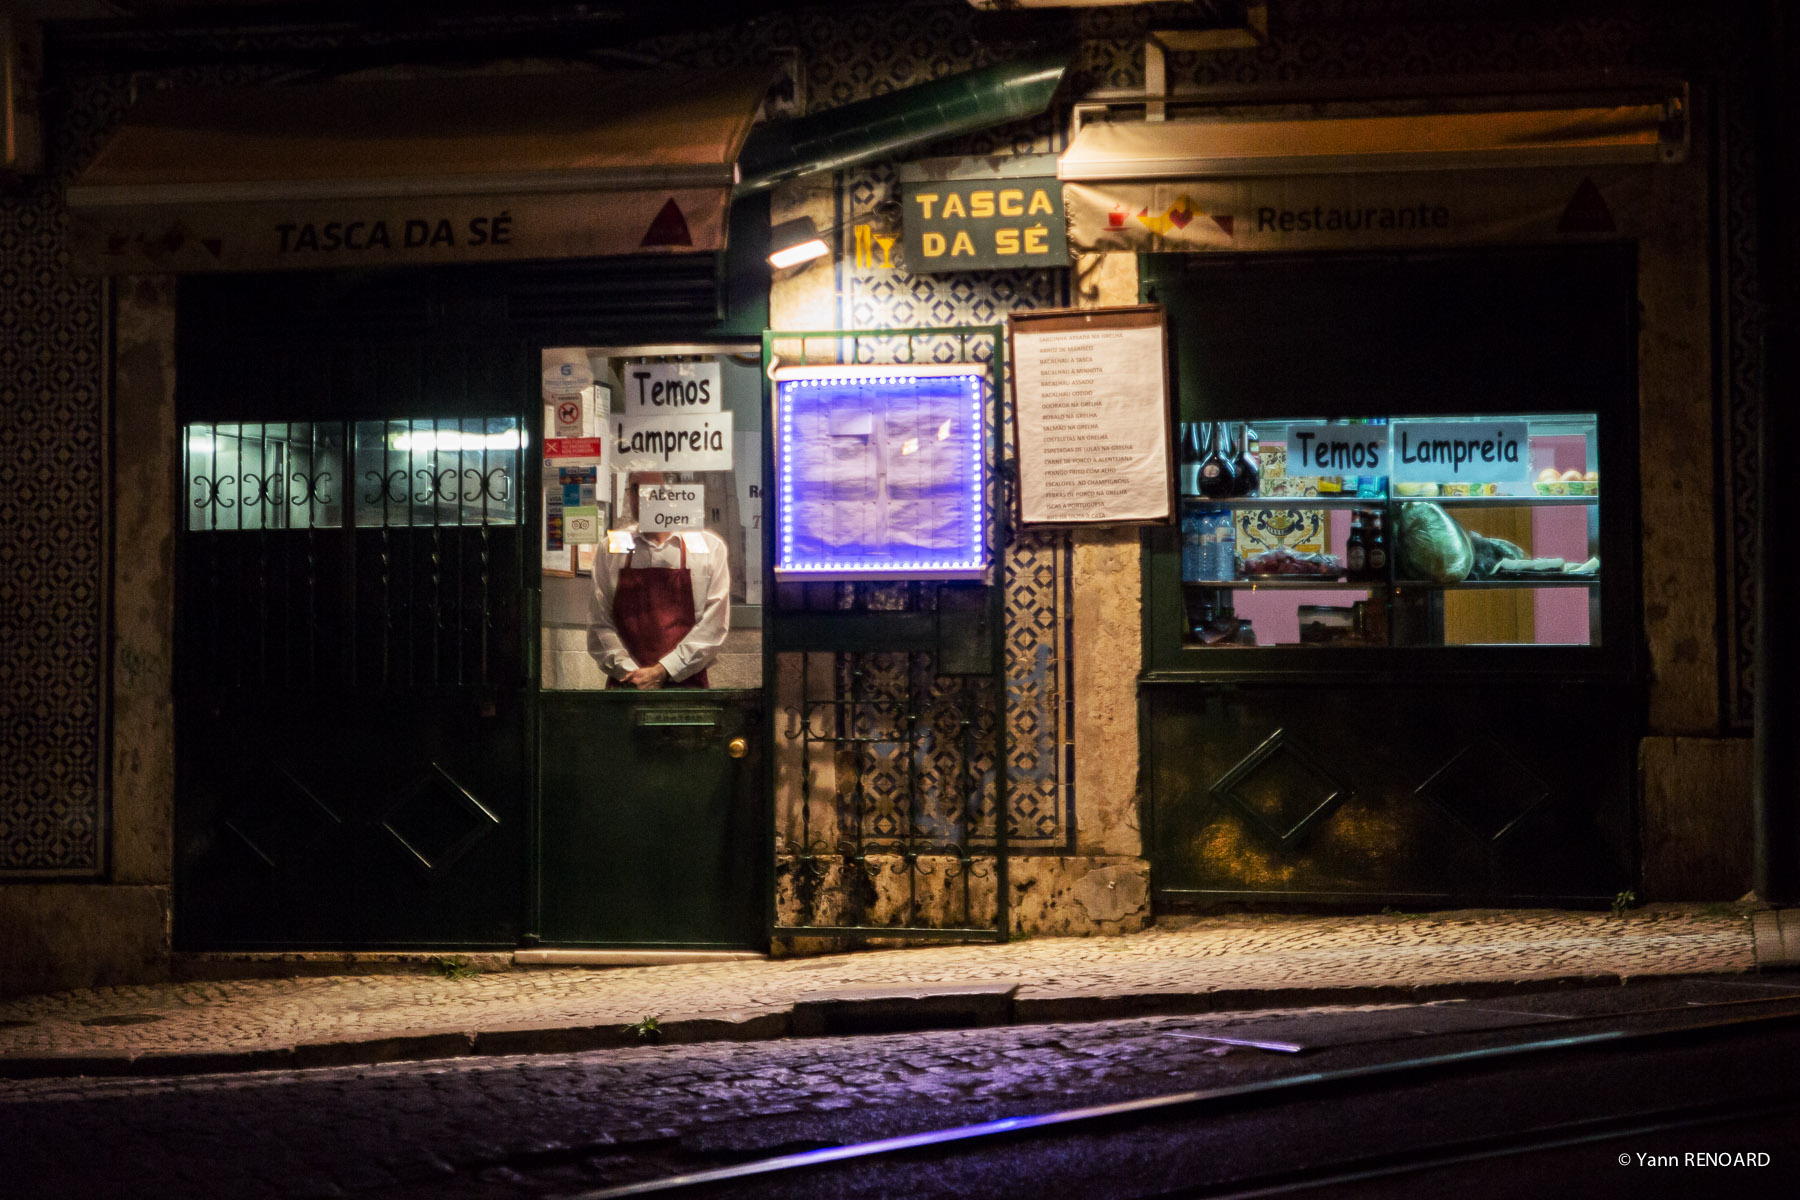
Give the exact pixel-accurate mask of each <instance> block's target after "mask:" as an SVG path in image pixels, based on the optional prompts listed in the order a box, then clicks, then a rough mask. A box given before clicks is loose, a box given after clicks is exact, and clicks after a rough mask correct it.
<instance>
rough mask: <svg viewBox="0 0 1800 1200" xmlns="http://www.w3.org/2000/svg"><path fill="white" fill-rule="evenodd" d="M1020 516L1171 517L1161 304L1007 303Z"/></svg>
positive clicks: (1080, 520) (1025, 520) (1115, 520)
mask: <svg viewBox="0 0 1800 1200" xmlns="http://www.w3.org/2000/svg"><path fill="white" fill-rule="evenodd" d="M1009 323H1010V327H1011V344H1012V361H1013V387H1014V404H1013V422H1014V425H1013V432H1014V444H1015V445H1016V446H1017V451H1018V460H1019V523H1020V525H1022V526H1024V525H1152V524H1160V523H1164V522H1167V521H1171V520H1173V519H1174V513H1175V489H1174V439H1173V437H1172V436H1171V430H1170V425H1169V367H1168V353H1167V350H1168V333H1167V329H1166V326H1165V324H1164V320H1163V310H1162V307H1161V306H1160V305H1154V304H1144V305H1134V306H1131V307H1127V308H1102V309H1066V310H1058V311H1051V312H1034V313H1014V314H1013V315H1012V316H1011V317H1010V318H1009Z"/></svg>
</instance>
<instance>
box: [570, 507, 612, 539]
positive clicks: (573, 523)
mask: <svg viewBox="0 0 1800 1200" xmlns="http://www.w3.org/2000/svg"><path fill="white" fill-rule="evenodd" d="M602 525H603V522H602V521H601V519H600V507H599V506H598V505H595V504H584V505H578V506H577V507H575V508H565V509H563V540H564V541H566V542H567V543H569V545H571V546H594V545H598V544H599V542H600V532H601V527H602Z"/></svg>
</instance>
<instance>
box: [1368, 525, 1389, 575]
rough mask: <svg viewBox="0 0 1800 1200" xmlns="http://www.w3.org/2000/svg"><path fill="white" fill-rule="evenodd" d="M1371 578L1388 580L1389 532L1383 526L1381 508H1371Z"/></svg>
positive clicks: (1369, 562) (1369, 554)
mask: <svg viewBox="0 0 1800 1200" xmlns="http://www.w3.org/2000/svg"><path fill="white" fill-rule="evenodd" d="M1368 564H1369V578H1370V579H1372V580H1374V581H1375V582H1377V583H1385V582H1386V581H1387V569H1388V544H1387V532H1386V531H1385V530H1383V529H1382V527H1381V510H1380V509H1371V510H1370V512H1369V533H1368Z"/></svg>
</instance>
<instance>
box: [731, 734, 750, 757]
mask: <svg viewBox="0 0 1800 1200" xmlns="http://www.w3.org/2000/svg"><path fill="white" fill-rule="evenodd" d="M725 753H727V754H729V755H731V757H733V758H742V757H744V755H746V754H748V753H750V743H749V742H746V741H745V740H744V739H743V738H741V737H736V738H732V739H731V741H729V742H727V743H726V744H725Z"/></svg>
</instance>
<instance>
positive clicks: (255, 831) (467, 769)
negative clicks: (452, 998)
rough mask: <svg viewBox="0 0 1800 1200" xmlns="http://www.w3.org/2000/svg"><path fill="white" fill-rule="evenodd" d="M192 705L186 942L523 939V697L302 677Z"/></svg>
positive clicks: (180, 887) (183, 885)
mask: <svg viewBox="0 0 1800 1200" xmlns="http://www.w3.org/2000/svg"><path fill="white" fill-rule="evenodd" d="M181 716H182V723H181V731H180V734H179V736H178V741H177V753H178V755H179V757H180V763H181V768H182V790H181V794H180V795H181V802H180V804H178V806H177V832H178V837H179V839H180V843H179V854H178V862H179V873H178V875H177V881H176V882H177V890H176V929H177V934H178V938H179V943H180V945H181V946H182V947H183V948H185V949H205V948H233V947H235V948H253V947H259V946H262V947H268V946H291V947H305V946H313V947H340V946H341V947H346V948H349V947H376V946H423V945H442V944H454V945H507V946H510V945H513V944H516V942H517V940H518V935H519V931H520V920H519V910H520V908H521V905H520V903H519V897H520V894H521V893H522V891H523V888H524V864H525V845H524V830H525V820H524V789H523V787H522V786H521V780H522V778H523V775H524V767H525V763H524V761H523V758H524V756H523V754H522V753H521V752H520V749H521V747H522V746H523V744H524V740H525V720H524V708H523V704H522V703H521V700H520V697H519V696H518V695H517V694H516V693H514V694H500V695H497V696H496V697H494V698H493V699H492V700H491V701H481V700H477V699H475V698H473V697H470V696H458V695H413V696H398V695H378V694H377V695H369V694H352V695H348V696H347V695H346V694H345V693H344V692H342V691H340V690H332V691H317V690H310V689H297V690H294V691H290V692H286V693H283V694H279V695H274V696H270V695H261V696H259V695H256V694H253V693H240V694H236V695H233V696H230V697H227V698H226V699H225V702H223V703H221V704H219V705H217V706H210V707H204V708H203V707H201V706H197V705H188V706H184V708H183V710H182V713H181Z"/></svg>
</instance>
